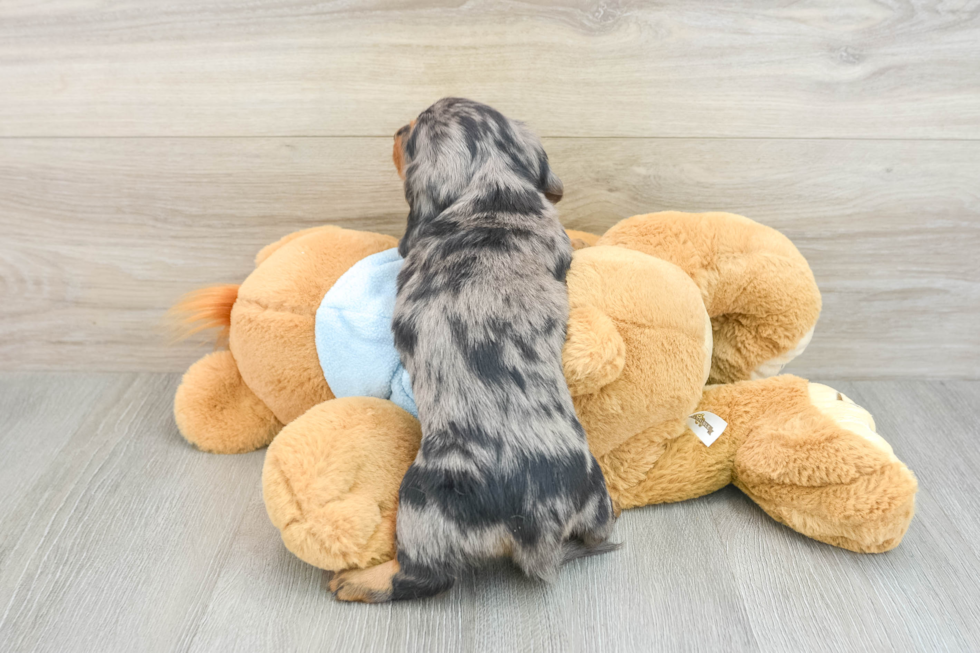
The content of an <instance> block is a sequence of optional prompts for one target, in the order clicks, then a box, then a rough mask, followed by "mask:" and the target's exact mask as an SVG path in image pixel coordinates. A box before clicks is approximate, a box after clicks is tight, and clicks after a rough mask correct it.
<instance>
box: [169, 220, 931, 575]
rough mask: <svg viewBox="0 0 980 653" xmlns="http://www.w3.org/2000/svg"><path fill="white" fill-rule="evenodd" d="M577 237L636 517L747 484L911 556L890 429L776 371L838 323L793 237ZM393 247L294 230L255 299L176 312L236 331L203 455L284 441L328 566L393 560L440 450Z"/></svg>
mask: <svg viewBox="0 0 980 653" xmlns="http://www.w3.org/2000/svg"><path fill="white" fill-rule="evenodd" d="M569 236H570V237H571V238H572V240H573V243H574V244H575V245H576V247H577V251H576V252H575V255H574V257H573V262H572V267H571V270H570V271H569V274H568V293H569V301H570V308H571V311H570V315H569V321H568V335H567V341H566V345H565V350H564V368H565V375H566V378H567V380H568V385H569V388H570V390H571V392H572V395H573V397H574V400H575V407H576V412H577V414H578V417H579V420H580V421H581V422H582V425H583V426H584V427H585V430H586V432H587V434H588V437H589V445H590V447H591V449H592V452H593V454H594V455H595V457H596V459H597V460H598V461H599V463H600V465H601V466H602V469H603V472H604V473H605V476H606V481H607V484H608V486H609V491H610V494H611V495H612V497H613V498H614V499H615V500H616V501H617V502H618V503H619V504H620V506H622V507H623V508H631V507H637V506H645V505H649V504H654V503H664V502H673V501H683V500H685V499H691V498H694V497H698V496H702V495H704V494H708V493H710V492H714V491H715V490H718V489H720V488H722V487H724V486H726V485H728V484H729V483H733V484H735V485H736V486H737V487H738V488H739V489H741V490H742V491H743V492H745V493H746V494H747V495H748V496H749V497H751V498H752V500H753V501H755V502H756V503H757V504H758V505H759V506H760V507H762V509H763V510H765V511H766V512H767V513H768V514H769V515H771V516H772V517H773V518H775V519H777V520H778V521H780V522H782V523H784V524H786V525H787V526H789V527H790V528H793V529H795V530H797V531H799V532H800V533H803V534H805V535H807V536H809V537H812V538H814V539H817V540H820V541H822V542H826V543H828V544H832V545H835V546H839V547H843V548H846V549H850V550H852V551H858V552H881V551H887V550H889V549H891V548H893V547H895V546H897V545H898V543H899V542H900V541H901V539H902V536H903V535H904V533H905V531H906V529H907V528H908V526H909V522H910V520H911V518H912V514H913V511H914V497H915V492H916V481H915V477H914V476H913V475H912V473H911V472H910V471H909V469H908V468H907V467H906V466H905V465H904V464H903V463H902V462H901V461H899V460H898V459H897V458H896V457H895V455H894V453H893V452H892V450H891V447H889V445H888V444H887V443H886V442H885V440H884V439H882V438H881V437H880V436H879V435H878V434H877V433H876V432H875V427H874V421H873V420H872V418H871V415H870V414H868V412H867V411H865V410H864V409H863V408H861V407H860V406H857V405H856V404H854V403H853V402H851V401H850V400H849V399H848V398H847V397H845V396H843V395H842V394H840V393H838V392H836V391H835V390H833V389H831V388H828V387H827V386H823V385H819V384H814V383H809V382H808V381H806V380H804V379H801V378H798V377H795V376H790V375H783V376H775V375H776V374H778V372H779V371H780V370H781V368H782V366H783V365H784V364H786V363H787V362H789V361H790V360H791V359H792V358H793V357H794V356H796V355H798V354H799V353H800V352H801V351H802V349H803V348H804V347H805V346H806V344H807V343H808V342H809V339H810V337H811V335H812V333H813V327H814V325H815V323H816V320H817V317H818V315H819V312H820V294H819V292H818V290H817V287H816V283H815V282H814V279H813V275H812V273H811V272H810V269H809V266H808V265H807V263H806V261H805V260H804V259H803V257H802V256H801V255H800V253H799V252H798V251H797V249H796V248H795V247H794V246H793V244H792V243H791V242H790V241H789V240H788V239H786V238H785V237H784V236H783V235H782V234H780V233H779V232H777V231H775V230H773V229H770V228H767V227H764V226H762V225H760V224H757V223H755V222H753V221H751V220H749V219H747V218H743V217H741V216H737V215H732V214H726V213H708V214H684V213H675V212H667V213H657V214H650V215H641V216H635V217H633V218H629V219H627V220H624V221H622V222H620V223H619V224H617V225H616V226H614V227H613V228H612V229H610V230H609V231H608V232H607V233H606V234H605V235H603V236H602V237H597V236H594V235H591V234H585V233H581V232H569ZM396 245H397V242H396V240H395V239H394V238H392V237H390V236H383V235H378V234H372V233H365V232H358V231H350V230H345V229H340V228H337V227H319V228H314V229H309V230H306V231H301V232H297V233H294V234H291V235H290V236H287V237H285V238H283V239H282V240H280V241H279V242H277V243H275V244H273V245H270V246H268V247H266V248H265V249H263V250H262V251H261V252H260V253H259V255H258V256H257V257H256V269H255V271H254V272H252V274H251V275H249V277H248V278H247V279H246V280H245V282H244V283H243V284H242V285H241V286H240V287H235V286H222V287H216V288H211V289H205V290H202V291H199V292H198V293H195V294H192V295H191V296H190V297H189V298H188V299H187V300H185V302H183V303H182V305H181V306H179V307H178V308H179V309H181V310H183V311H184V313H185V314H188V315H190V317H191V318H192V319H194V318H196V319H198V320H199V326H202V327H206V326H221V327H227V337H228V345H229V350H227V351H218V352H215V353H212V354H210V355H208V356H205V357H204V358H203V359H201V360H200V361H198V362H197V363H195V364H194V365H193V366H191V368H190V369H189V370H188V371H187V373H186V374H185V375H184V379H183V381H182V383H181V385H180V387H179V388H178V390H177V395H176V399H175V405H174V413H175V416H176V421H177V425H178V427H179V429H180V432H181V433H182V434H183V435H184V437H185V438H186V439H187V440H188V441H189V442H191V443H192V444H194V445H196V446H197V447H199V448H200V449H202V450H204V451H211V452H219V453H237V452H245V451H252V450H254V449H258V448H260V447H263V446H266V445H269V450H268V453H267V454H266V460H265V467H264V471H263V477H262V483H263V493H264V497H265V502H266V508H267V510H268V513H269V517H270V518H271V520H272V522H273V523H274V524H275V525H276V527H277V528H279V530H280V531H281V533H282V539H283V542H284V543H285V544H286V546H287V548H288V549H289V550H290V551H292V552H293V553H295V554H296V555H297V556H299V557H300V558H302V559H303V560H305V561H307V562H309V563H310V564H313V565H316V566H317V567H321V568H323V569H330V570H340V569H346V568H351V567H366V566H370V565H374V564H377V563H380V562H383V561H385V560H388V559H390V558H391V557H393V555H394V551H395V547H394V527H395V514H396V511H397V499H398V487H399V484H400V482H401V478H402V476H403V475H404V473H405V470H406V469H407V468H408V466H409V465H410V464H411V462H412V460H413V459H414V457H415V454H416V451H417V449H418V446H419V441H420V438H421V432H420V430H419V424H418V421H417V420H416V418H415V417H414V415H413V412H414V402H413V400H412V398H411V391H410V386H408V384H407V375H405V374H404V370H403V369H401V368H400V366H399V364H398V361H397V354H396V353H395V351H394V345H393V342H392V339H391V335H390V315H391V313H390V310H391V307H392V306H393V303H394V276H395V274H397V269H398V267H399V266H400V259H398V258H397V254H395V253H393V252H391V251H390V250H391V249H392V248H394V247H395V246H396ZM705 383H708V384H709V385H705Z"/></svg>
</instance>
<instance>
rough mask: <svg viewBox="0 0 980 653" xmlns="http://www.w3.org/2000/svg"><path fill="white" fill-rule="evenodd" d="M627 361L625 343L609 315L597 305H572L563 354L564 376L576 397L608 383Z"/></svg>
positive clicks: (615, 377) (590, 392) (616, 375)
mask: <svg viewBox="0 0 980 653" xmlns="http://www.w3.org/2000/svg"><path fill="white" fill-rule="evenodd" d="M625 364H626V343H624V342H623V337H622V336H621V335H620V334H619V331H618V330H617V329H616V325H615V324H613V321H612V320H611V319H610V318H609V316H608V315H606V314H605V313H603V312H602V311H600V310H599V309H598V308H595V307H594V306H579V307H576V308H573V309H572V310H571V312H570V313H569V315H568V335H567V337H566V339H565V350H564V352H563V354H562V365H563V367H564V369H565V380H566V381H567V382H568V389H569V391H571V393H572V396H573V397H578V396H581V395H587V394H592V393H594V392H597V391H598V390H599V389H601V388H603V387H605V386H607V385H609V384H610V383H612V382H613V381H615V380H616V379H617V378H619V375H620V374H621V373H622V371H623V366H624V365H625Z"/></svg>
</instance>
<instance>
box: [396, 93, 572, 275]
mask: <svg viewBox="0 0 980 653" xmlns="http://www.w3.org/2000/svg"><path fill="white" fill-rule="evenodd" d="M393 159H394V162H395V168H396V169H397V170H398V174H399V176H401V177H402V179H404V181H405V199H406V200H408V205H409V209H410V211H409V216H408V227H407V229H406V232H405V237H404V238H403V239H402V243H401V244H400V245H399V251H400V252H401V253H402V255H403V256H404V255H405V254H406V253H407V251H408V249H409V248H410V246H411V240H412V237H413V235H414V233H415V232H416V230H417V229H418V228H419V226H420V225H423V224H425V223H426V222H427V221H429V220H431V219H433V218H434V217H436V216H437V215H439V214H440V213H441V212H442V211H444V210H445V209H446V208H447V207H448V206H449V205H451V204H452V203H453V202H455V201H456V200H457V199H459V198H460V197H461V196H462V195H463V194H464V193H465V192H466V191H467V189H468V188H470V187H471V186H472V185H474V184H479V185H480V186H482V187H483V188H485V189H486V190H488V191H501V190H504V189H508V188H513V189H520V188H525V189H527V188H533V189H535V190H537V191H540V192H541V193H543V194H544V195H545V197H547V198H548V199H549V200H550V201H551V202H553V203H554V202H557V201H558V200H560V199H561V197H562V193H563V188H562V183H561V180H560V179H558V177H557V176H556V175H555V173H554V172H552V170H551V166H550V165H548V155H547V154H546V153H545V151H544V147H543V146H542V145H541V141H540V139H538V137H537V136H536V135H535V134H534V133H533V132H532V131H531V130H530V129H529V128H528V127H527V126H526V125H524V124H523V123H521V122H518V121H516V120H510V119H508V118H507V117H505V116H504V115H503V114H501V113H500V112H499V111H497V110H495V109H493V108H492V107H489V106H487V105H485V104H480V103H479V102H473V101H472V100H464V99H461V98H443V99H442V100H439V101H438V102H436V103H435V104H433V105H432V106H431V107H429V108H428V109H426V110H425V111H423V112H422V113H421V114H419V116H418V117H417V118H416V119H415V120H413V121H412V122H411V123H409V124H407V125H405V126H404V127H402V128H401V129H399V130H398V132H396V134H395V144H394V151H393Z"/></svg>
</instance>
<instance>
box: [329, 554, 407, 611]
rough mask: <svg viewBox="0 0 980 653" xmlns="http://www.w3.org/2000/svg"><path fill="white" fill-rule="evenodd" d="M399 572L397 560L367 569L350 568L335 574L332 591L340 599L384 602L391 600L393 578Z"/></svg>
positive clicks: (331, 585)
mask: <svg viewBox="0 0 980 653" xmlns="http://www.w3.org/2000/svg"><path fill="white" fill-rule="evenodd" d="M397 573H398V561H397V560H390V561H388V562H385V563H383V564H380V565H376V566H374V567H369V568H367V569H348V570H347V571H341V572H338V573H336V574H334V577H333V578H332V579H331V580H330V591H331V592H333V595H334V598H336V599H337V600H338V601H356V602H358V603H384V602H386V601H390V600H391V579H392V577H393V576H394V575H395V574H397Z"/></svg>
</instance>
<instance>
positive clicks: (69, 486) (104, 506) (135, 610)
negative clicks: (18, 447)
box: [0, 375, 262, 652]
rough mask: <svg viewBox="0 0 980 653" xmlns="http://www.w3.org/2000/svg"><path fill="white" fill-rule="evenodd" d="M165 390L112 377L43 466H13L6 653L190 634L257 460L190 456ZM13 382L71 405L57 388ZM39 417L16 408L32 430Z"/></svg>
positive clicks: (152, 647)
mask: <svg viewBox="0 0 980 653" xmlns="http://www.w3.org/2000/svg"><path fill="white" fill-rule="evenodd" d="M7 378H9V377H7ZM8 382H9V381H8ZM176 382H177V379H176V378H173V377H168V376H160V375H157V376H149V375H142V376H140V375H117V377H116V378H115V380H114V382H113V383H110V384H108V385H107V387H106V388H105V391H104V392H102V393H101V395H100V397H99V400H98V402H96V404H95V405H94V406H93V407H92V409H91V410H89V411H88V412H87V414H85V415H84V416H82V417H81V418H80V419H78V420H77V422H76V423H75V424H74V425H73V428H71V429H70V430H69V432H70V433H71V436H70V438H67V439H66V440H65V441H64V442H63V444H61V446H60V447H59V448H58V451H57V454H56V455H55V456H54V457H53V458H52V459H51V460H50V462H47V464H46V465H42V464H41V463H40V461H37V460H22V461H21V464H20V465H17V467H16V468H15V472H16V476H15V478H19V479H20V480H21V481H22V482H21V483H20V484H19V486H18V487H17V489H16V491H15V495H16V497H17V506H16V508H15V509H14V510H12V511H11V512H10V513H9V514H6V515H0V520H2V521H0V533H2V535H0V537H2V538H3V540H2V547H0V548H2V550H3V552H4V555H3V557H2V558H0V610H2V612H0V633H2V636H0V637H2V644H0V648H2V649H3V650H7V651H58V652H61V651H94V650H100V651H141V650H145V651H159V650H170V649H171V648H173V647H174V646H175V645H177V644H179V643H180V642H181V641H183V640H184V639H185V638H188V637H190V636H191V635H192V634H193V630H194V628H196V625H197V623H198V621H199V619H200V611H201V610H202V609H203V608H204V607H205V606H206V605H207V603H208V601H209V600H210V594H211V590H212V587H213V584H214V581H215V580H216V579H217V576H218V573H219V571H220V569H221V568H222V566H223V564H224V562H225V558H226V556H227V554H228V551H229V546H230V544H231V541H232V538H233V536H234V533H235V531H236V529H237V525H238V523H239V522H240V521H241V518H242V515H243V513H244V509H245V507H246V504H245V503H244V502H243V501H242V496H243V495H245V496H247V495H248V493H250V492H252V491H253V489H254V488H255V487H256V484H257V479H258V477H259V474H260V471H261V465H262V454H261V452H259V453H256V454H252V455H246V456H242V457H234V458H230V457H221V456H206V455H205V454H203V453H199V452H197V451H195V450H193V449H192V448H191V447H190V446H189V445H188V444H187V443H186V442H184V441H183V439H181V437H180V436H179V435H178V433H177V431H176V427H175V426H174V424H173V418H172V417H171V411H172V401H173V392H174V390H175V388H176ZM18 383H28V384H31V385H32V389H33V390H34V392H38V393H39V394H41V395H42V396H44V397H45V398H46V399H47V400H48V401H58V400H61V401H65V400H67V399H69V398H70V397H71V396H72V395H70V394H69V395H68V396H65V394H63V393H61V392H59V390H60V388H59V383H63V382H57V380H56V382H55V383H49V382H44V381H39V380H37V377H35V378H34V379H33V380H32V379H26V380H22V377H18ZM76 383H78V384H82V385H83V386H84V384H89V383H92V380H91V378H90V377H88V376H80V377H77V380H76ZM75 396H77V392H76V394H75ZM39 408H40V407H39V406H31V405H30V404H24V405H22V406H20V407H19V408H18V409H16V410H19V411H20V412H21V413H26V415H27V419H33V420H42V421H43V420H44V419H45V416H44V414H39V413H38V412H37V411H38V410H39ZM53 423H54V422H52V424H53ZM17 435H19V434H17V433H16V432H4V433H3V434H2V435H0V438H2V439H0V441H3V442H4V443H6V440H7V438H11V437H17ZM55 441H56V439H55ZM39 446H42V447H43V446H45V443H43V442H42V443H41V444H40V445H39ZM38 472H41V473H40V474H38Z"/></svg>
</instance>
